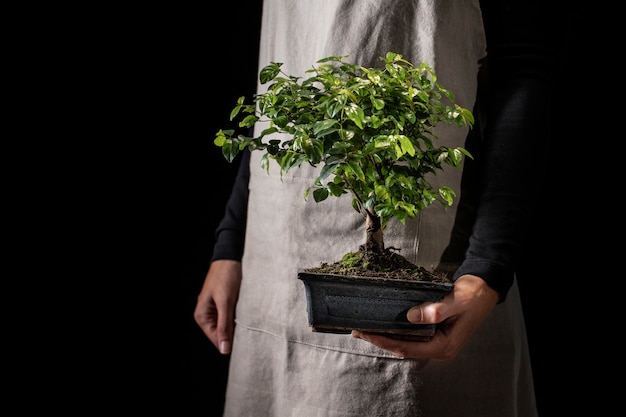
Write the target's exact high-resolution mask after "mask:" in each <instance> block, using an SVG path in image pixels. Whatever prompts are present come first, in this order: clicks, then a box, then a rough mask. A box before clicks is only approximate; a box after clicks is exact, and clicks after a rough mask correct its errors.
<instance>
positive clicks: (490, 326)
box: [224, 0, 536, 417]
mask: <svg viewBox="0 0 626 417" xmlns="http://www.w3.org/2000/svg"><path fill="white" fill-rule="evenodd" d="M387 51H392V52H397V53H400V54H402V55H403V56H404V57H405V58H406V59H407V60H409V61H411V62H413V63H414V64H415V65H417V64H419V63H420V62H427V63H428V64H429V65H430V66H431V67H432V68H433V69H434V70H435V72H436V73H437V75H438V77H439V81H440V82H441V83H442V84H443V85H444V86H445V87H447V88H448V89H450V90H451V91H453V92H454V93H455V95H456V99H457V102H458V103H459V104H460V105H462V106H464V107H466V108H469V109H472V108H473V104H474V100H475V97H476V87H477V86H476V82H477V80H476V78H477V77H476V74H477V71H478V61H479V60H480V59H481V58H483V57H484V55H485V39H484V30H483V24H482V17H481V12H480V8H479V4H478V1H477V0H453V1H442V0H430V1H413V0H393V1H388V0H387V1H381V0H360V1H350V0H264V10H263V19H262V33H261V43H260V56H259V65H260V66H261V67H262V66H265V65H267V64H269V63H270V62H283V63H284V65H283V69H284V71H285V72H286V73H287V74H301V75H302V76H304V71H306V70H307V69H309V68H311V66H312V64H314V63H315V62H316V61H317V60H318V59H320V58H323V57H326V56H330V55H349V58H348V60H349V61H350V62H358V63H360V64H362V65H364V66H380V65H381V61H380V60H379V57H381V56H384V55H385V53H386V52H387ZM264 89H265V86H262V85H259V92H263V91H264ZM265 127H267V126H266V125H259V126H257V127H256V128H257V132H259V129H263V128H265ZM437 135H438V136H439V141H440V142H441V143H442V144H445V145H447V146H463V145H464V142H465V138H466V135H467V129H462V128H458V127H456V126H454V127H453V126H447V125H446V126H443V127H442V128H438V129H437ZM260 157H261V155H260V153H259V154H257V153H256V152H252V156H251V161H250V183H249V188H250V194H249V205H248V220H247V230H246V240H245V252H244V257H243V260H242V263H243V280H242V285H241V292H240V296H239V300H238V304H237V311H236V328H235V338H234V341H233V350H232V354H231V358H230V369H229V375H228V387H227V393H226V403H225V412H224V415H225V416H237V417H241V416H260V417H270V416H294V417H316V416H319V417H333V416H338V417H339V416H341V417H349V416H359V417H363V416H394V417H402V416H432V417H447V416H450V417H452V416H454V417H459V416H463V417H471V416H477V417H478V416H479V417H491V416H493V417H514V416H517V417H534V416H536V411H535V399H534V393H533V387H532V375H531V371H530V364H529V358H528V349H527V340H526V335H525V329H524V323H523V317H522V312H521V305H520V299H519V293H518V291H517V287H516V286H515V285H514V286H513V288H512V289H511V290H510V293H509V295H508V296H507V300H506V302H504V303H502V304H500V305H498V306H496V308H495V309H494V311H493V312H492V314H491V315H490V316H489V317H488V318H487V320H486V321H485V322H484V324H483V325H482V326H481V327H480V328H479V329H478V330H477V331H476V333H475V334H474V335H473V336H472V338H471V339H470V340H469V341H468V343H467V344H466V346H465V347H464V348H463V350H462V351H461V353H460V354H459V355H458V357H457V359H455V360H454V361H452V362H435V361H417V360H402V359H399V358H396V357H394V356H393V355H391V354H390V353H389V352H386V351H384V350H381V349H379V348H377V347H375V346H373V345H371V344H369V343H367V342H365V341H362V340H358V339H353V338H352V337H351V336H350V335H336V334H327V333H317V332H312V331H311V329H310V327H309V325H308V319H307V307H306V297H305V291H304V285H303V283H302V282H301V281H300V280H298V279H297V272H298V270H299V269H301V268H306V267H311V266H315V265H317V264H319V263H320V262H334V261H337V260H338V259H339V258H340V257H341V256H342V255H343V254H344V253H346V252H349V251H354V250H356V249H357V248H358V246H359V245H360V244H362V243H364V242H365V225H364V219H363V217H362V216H361V215H360V214H359V213H357V212H356V211H355V210H354V209H353V208H352V205H351V198H350V197H349V195H345V196H343V197H341V198H336V197H329V198H328V199H327V200H325V201H323V202H321V203H315V202H314V201H313V199H312V198H309V199H308V201H307V200H305V199H304V191H305V189H306V188H307V187H308V186H310V185H312V184H313V180H314V178H316V176H317V174H316V172H317V169H316V168H312V167H310V166H308V165H303V166H301V167H300V168H298V169H294V170H292V171H290V172H288V173H286V174H284V175H283V176H282V177H281V176H280V171H279V167H278V165H277V164H275V163H272V165H271V166H270V170H269V174H268V173H267V172H266V171H265V170H263V169H262V168H260ZM460 178H461V170H459V169H455V168H452V167H450V168H449V169H446V171H445V174H444V173H442V174H438V176H437V179H436V180H434V181H433V183H434V185H437V184H446V185H449V186H451V187H452V188H453V189H454V190H457V193H458V192H459V190H460ZM459 197H460V195H458V194H457V201H458V198H459ZM454 216H455V206H453V207H450V208H443V207H440V205H439V204H434V205H433V206H431V207H429V208H428V209H427V210H425V211H424V212H423V213H421V215H420V216H419V218H417V219H413V220H409V221H407V223H406V225H400V224H399V223H398V222H396V221H391V222H390V223H389V225H388V227H387V228H386V229H385V231H384V237H385V244H386V246H393V247H396V248H401V252H400V253H401V254H402V255H404V256H405V257H407V258H408V259H409V260H411V261H413V262H415V263H416V264H418V265H422V266H424V267H428V268H434V267H436V266H437V264H438V262H439V258H440V256H441V254H442V252H443V250H444V249H445V247H446V246H447V244H448V242H449V239H450V233H451V229H452V225H453V223H454Z"/></svg>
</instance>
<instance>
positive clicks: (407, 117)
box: [215, 52, 474, 268]
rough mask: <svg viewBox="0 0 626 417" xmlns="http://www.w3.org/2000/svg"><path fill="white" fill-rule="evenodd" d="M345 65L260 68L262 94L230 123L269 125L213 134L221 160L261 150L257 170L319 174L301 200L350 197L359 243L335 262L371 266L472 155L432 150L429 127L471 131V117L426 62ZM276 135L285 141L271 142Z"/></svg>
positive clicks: (444, 197) (444, 192)
mask: <svg viewBox="0 0 626 417" xmlns="http://www.w3.org/2000/svg"><path fill="white" fill-rule="evenodd" d="M346 58H347V56H331V57H327V58H324V59H321V60H319V61H318V62H317V66H313V67H312V68H311V69H310V70H308V71H306V74H307V75H308V74H310V75H311V76H310V77H309V78H306V79H303V78H302V77H296V76H293V75H288V74H285V73H283V72H282V71H281V66H282V64H281V63H277V62H272V63H271V64H270V65H268V66H266V67H264V68H263V69H262V70H261V72H260V81H261V83H262V84H266V83H270V84H269V86H268V88H267V91H266V92H265V93H263V94H258V95H256V96H254V98H253V99H252V100H251V101H248V102H247V101H246V99H245V97H240V98H239V100H238V101H237V105H236V106H235V107H234V108H233V109H232V111H231V114H230V119H231V120H234V119H237V118H239V119H240V121H239V127H241V128H251V127H252V126H254V125H255V124H256V123H257V122H258V121H260V120H266V121H269V127H268V128H267V129H265V130H263V131H261V132H260V133H259V134H258V136H256V137H249V136H245V135H235V131H234V130H219V131H218V132H217V134H216V137H215V144H216V145H217V146H219V147H221V149H222V152H223V154H224V156H225V157H226V159H227V160H228V161H233V159H234V158H235V157H236V155H237V154H238V153H239V152H240V151H242V150H243V149H246V148H247V149H249V150H251V151H263V152H264V154H263V157H262V159H261V166H262V167H263V168H265V169H266V170H269V169H270V160H272V159H273V160H275V161H276V162H277V163H278V165H279V167H280V171H281V175H282V174H283V173H285V172H287V171H289V170H290V169H293V168H296V167H298V166H300V165H301V164H303V163H307V164H311V165H313V166H319V167H321V169H320V171H319V176H318V177H317V178H316V179H315V181H314V183H313V184H311V185H310V186H309V187H308V188H307V189H306V190H305V191H304V198H309V197H310V196H311V195H312V197H313V199H314V200H315V202H317V203H319V202H322V201H324V200H326V199H327V198H329V197H340V196H342V195H344V194H347V193H349V194H351V196H352V206H353V207H354V209H355V210H356V211H357V212H359V213H361V214H362V215H363V217H364V225H365V228H366V242H365V245H362V246H361V247H360V249H361V250H360V251H359V252H354V253H350V254H346V256H344V261H346V262H347V261H351V262H352V263H353V264H356V263H358V264H359V265H360V266H363V264H367V265H369V266H368V267H369V268H373V265H374V264H375V263H376V262H374V260H380V259H381V258H386V259H388V260H389V259H394V257H393V255H395V256H399V255H397V254H395V253H393V255H392V252H391V251H390V250H389V249H387V248H385V244H384V239H383V231H384V229H385V227H386V225H387V223H388V222H389V221H390V220H391V219H392V218H395V219H397V220H399V221H400V222H402V223H403V224H404V223H405V221H406V220H407V218H414V217H416V216H417V214H418V213H419V212H420V211H421V210H423V209H424V208H426V207H428V206H430V205H431V204H433V203H435V202H439V203H441V204H443V205H445V206H450V205H452V203H453V199H454V197H455V196H456V194H455V192H454V190H452V189H451V188H449V187H447V186H443V187H440V188H438V189H435V188H434V187H433V186H432V185H431V183H430V182H429V181H428V176H429V175H430V174H436V173H437V171H439V170H443V167H444V164H447V165H450V166H453V167H457V168H460V167H461V162H462V159H463V156H464V155H465V156H467V157H471V155H470V153H469V152H468V151H467V150H466V149H464V148H462V147H456V148H448V147H445V146H436V145H435V140H436V139H437V137H436V135H435V133H434V132H433V128H434V127H435V126H437V125H438V124H439V123H446V124H453V125H457V126H459V127H462V126H469V127H471V126H473V123H474V118H473V115H472V113H471V112H470V111H469V110H468V109H465V108H463V107H461V106H459V105H458V104H456V103H455V102H454V99H455V98H454V94H453V93H452V92H451V91H449V90H447V89H446V88H444V87H443V86H442V85H441V84H440V83H438V82H437V76H436V74H435V73H434V71H433V70H432V69H431V68H430V67H429V66H428V65H427V64H426V63H422V64H420V65H419V66H414V65H413V64H412V63H410V62H409V61H407V60H405V59H403V57H402V55H400V54H397V53H393V52H388V53H387V54H386V56H385V57H381V61H383V63H384V65H382V66H381V67H380V68H365V67H362V66H360V65H358V64H354V63H349V62H347V61H346ZM277 133H283V134H286V135H287V138H286V139H285V137H284V136H283V138H282V139H278V138H276V137H272V135H274V134H277ZM407 262H408V261H407ZM367 265H366V266H367ZM404 266H406V264H405V265H404Z"/></svg>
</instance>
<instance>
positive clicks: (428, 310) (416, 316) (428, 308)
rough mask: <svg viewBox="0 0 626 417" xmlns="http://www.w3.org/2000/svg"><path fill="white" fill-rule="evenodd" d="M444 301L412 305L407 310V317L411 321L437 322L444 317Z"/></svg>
mask: <svg viewBox="0 0 626 417" xmlns="http://www.w3.org/2000/svg"><path fill="white" fill-rule="evenodd" d="M442 307H443V306H442V303H430V302H427V303H423V304H420V305H417V306H414V307H411V308H410V309H409V311H407V312H406V319H407V320H408V321H409V322H411V323H422V324H436V323H439V322H440V321H441V320H442V319H443V318H442V313H443V310H442Z"/></svg>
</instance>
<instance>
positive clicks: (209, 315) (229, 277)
mask: <svg viewBox="0 0 626 417" xmlns="http://www.w3.org/2000/svg"><path fill="white" fill-rule="evenodd" d="M241 276H242V273H241V262H239V261H233V260H228V259H220V260H216V261H213V262H212V263H211V266H210V267H209V271H208V272H207V274H206V277H205V279H204V284H203V286H202V290H201V291H200V294H199V295H198V301H197V303H196V309H195V311H194V313H193V317H194V319H195V320H196V323H197V324H198V326H200V328H201V329H202V331H203V332H204V334H205V335H206V336H207V337H208V338H209V340H211V343H213V345H214V346H215V347H216V348H217V349H218V350H219V351H220V353H222V354H223V355H227V354H229V353H230V351H231V349H232V343H233V333H234V330H235V305H236V304H237V298H238V297H239V288H240V287H241Z"/></svg>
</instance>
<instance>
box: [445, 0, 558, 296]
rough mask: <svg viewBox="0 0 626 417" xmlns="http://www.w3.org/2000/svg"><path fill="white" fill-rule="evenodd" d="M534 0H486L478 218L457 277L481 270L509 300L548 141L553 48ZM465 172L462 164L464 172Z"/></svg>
mask: <svg viewBox="0 0 626 417" xmlns="http://www.w3.org/2000/svg"><path fill="white" fill-rule="evenodd" d="M533 3H534V2H532V1H495V2H494V1H483V2H481V4H482V5H483V6H484V10H483V15H484V18H485V30H486V33H487V54H488V55H487V61H486V64H485V65H484V66H483V68H482V69H481V75H480V76H479V90H478V98H477V104H476V107H475V117H476V119H477V123H476V125H475V127H474V129H473V132H472V134H473V135H474V136H478V139H476V138H475V137H474V140H475V141H476V143H477V144H475V145H468V149H470V146H476V148H475V149H476V150H477V156H476V159H475V160H474V161H473V162H472V163H473V164H474V166H473V167H472V169H470V170H469V171H470V173H469V174H468V175H470V174H473V175H475V177H474V178H473V179H471V180H469V179H466V178H464V181H466V182H470V183H472V184H473V186H477V189H478V191H477V192H474V194H473V195H471V198H473V199H474V201H473V204H471V205H472V207H473V208H472V210H471V211H472V215H473V216H474V221H473V225H472V226H471V231H470V232H469V238H468V240H466V242H467V247H466V251H465V256H464V260H463V262H462V264H461V266H460V267H459V268H458V269H457V270H456V272H455V273H454V275H453V279H454V280H456V279H458V278H459V277H460V276H461V275H464V274H472V275H477V276H479V277H481V278H483V279H484V280H485V281H486V282H487V283H488V284H489V285H490V286H491V287H492V288H494V289H495V290H496V291H498V293H499V294H500V302H502V301H504V300H505V298H506V295H507V293H508V291H509V289H510V288H511V286H512V284H513V273H514V271H515V268H516V263H517V262H518V261H519V259H518V258H519V257H520V255H521V249H522V244H523V243H524V241H525V238H526V236H525V231H526V230H527V229H528V226H529V221H530V219H531V218H532V214H533V210H534V209H535V208H536V207H535V203H534V199H533V195H535V194H536V193H537V189H538V188H539V187H541V186H542V185H541V184H542V178H543V176H544V175H545V173H546V169H547V162H548V160H547V156H548V155H549V152H548V149H549V147H550V109H551V104H550V74H551V68H552V65H551V62H550V60H551V52H550V48H549V41H548V32H547V25H546V22H545V21H543V20H542V19H543V18H542V17H541V9H539V10H537V9H536V8H534V7H532V6H533ZM472 152H473V151H472ZM464 176H465V172H464Z"/></svg>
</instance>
